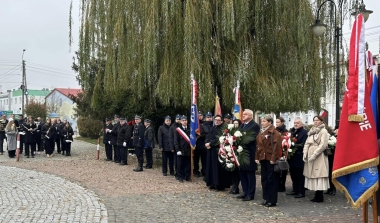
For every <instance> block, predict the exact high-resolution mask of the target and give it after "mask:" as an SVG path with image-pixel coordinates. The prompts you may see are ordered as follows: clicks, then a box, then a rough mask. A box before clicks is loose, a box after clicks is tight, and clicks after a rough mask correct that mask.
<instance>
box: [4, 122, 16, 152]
mask: <svg viewBox="0 0 380 223" xmlns="http://www.w3.org/2000/svg"><path fill="white" fill-rule="evenodd" d="M5 134H7V144H8V156H9V158H14V157H15V156H16V149H17V148H16V147H17V127H16V124H15V123H14V120H13V118H10V119H9V122H8V124H7V126H6V127H5Z"/></svg>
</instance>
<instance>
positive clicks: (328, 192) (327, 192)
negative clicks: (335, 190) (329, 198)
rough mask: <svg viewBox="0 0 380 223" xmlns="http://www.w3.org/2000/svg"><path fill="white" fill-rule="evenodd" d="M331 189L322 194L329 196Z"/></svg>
mask: <svg viewBox="0 0 380 223" xmlns="http://www.w3.org/2000/svg"><path fill="white" fill-rule="evenodd" d="M331 192H332V189H327V191H326V192H325V193H324V194H331Z"/></svg>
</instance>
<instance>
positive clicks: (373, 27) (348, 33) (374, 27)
mask: <svg viewBox="0 0 380 223" xmlns="http://www.w3.org/2000/svg"><path fill="white" fill-rule="evenodd" d="M376 28H380V25H379V26H372V27H368V28H365V31H367V30H371V29H376ZM350 34H351V32H347V33H343V35H344V36H345V35H350Z"/></svg>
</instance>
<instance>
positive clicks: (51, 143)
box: [46, 119, 57, 157]
mask: <svg viewBox="0 0 380 223" xmlns="http://www.w3.org/2000/svg"><path fill="white" fill-rule="evenodd" d="M56 124H57V120H56V119H52V120H51V123H50V126H49V129H48V131H47V132H46V136H47V137H46V138H47V139H48V140H47V141H48V143H47V145H48V147H49V148H48V152H46V154H47V157H53V156H54V155H53V153H54V147H55V135H56V132H57V128H56Z"/></svg>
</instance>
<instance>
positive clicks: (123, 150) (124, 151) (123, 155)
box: [118, 146, 128, 164]
mask: <svg viewBox="0 0 380 223" xmlns="http://www.w3.org/2000/svg"><path fill="white" fill-rule="evenodd" d="M118 148H119V152H120V162H121V163H124V164H125V163H128V148H127V147H124V146H118Z"/></svg>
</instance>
